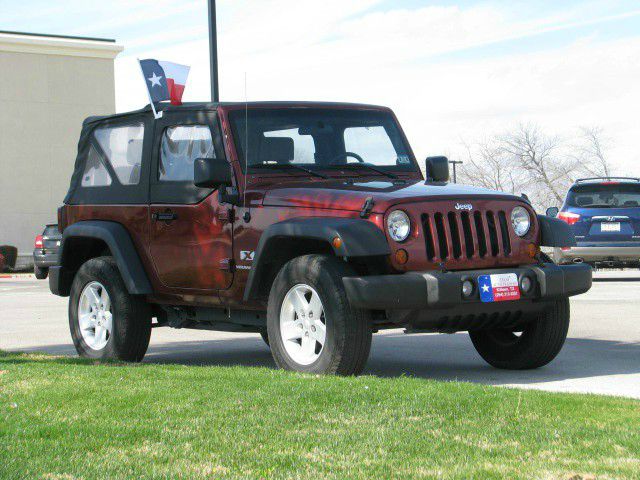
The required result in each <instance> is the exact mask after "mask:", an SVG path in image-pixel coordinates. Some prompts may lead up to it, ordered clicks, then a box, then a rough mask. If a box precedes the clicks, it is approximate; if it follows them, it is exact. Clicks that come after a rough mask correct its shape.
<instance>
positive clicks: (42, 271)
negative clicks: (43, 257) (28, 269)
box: [33, 265, 49, 280]
mask: <svg viewBox="0 0 640 480" xmlns="http://www.w3.org/2000/svg"><path fill="white" fill-rule="evenodd" d="M33 274H34V275H35V276H36V278H37V279H38V280H44V279H45V278H47V276H48V275H49V269H48V268H40V267H38V266H37V265H35V266H34V267H33Z"/></svg>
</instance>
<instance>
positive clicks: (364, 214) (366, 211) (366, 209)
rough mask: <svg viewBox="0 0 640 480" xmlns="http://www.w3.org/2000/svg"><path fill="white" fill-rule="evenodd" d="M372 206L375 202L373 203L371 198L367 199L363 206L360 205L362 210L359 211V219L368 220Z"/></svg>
mask: <svg viewBox="0 0 640 480" xmlns="http://www.w3.org/2000/svg"><path fill="white" fill-rule="evenodd" d="M374 205H375V202H374V201H373V197H367V198H366V200H365V201H364V205H362V210H360V218H369V215H371V212H372V211H373V206H374Z"/></svg>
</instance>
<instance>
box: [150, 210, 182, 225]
mask: <svg viewBox="0 0 640 480" xmlns="http://www.w3.org/2000/svg"><path fill="white" fill-rule="evenodd" d="M177 218H178V215H177V214H176V213H173V212H171V211H168V212H153V213H152V214H151V219H152V220H154V221H156V222H173V221H174V220H175V219H177Z"/></svg>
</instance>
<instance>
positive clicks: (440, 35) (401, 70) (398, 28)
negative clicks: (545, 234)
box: [0, 0, 640, 176]
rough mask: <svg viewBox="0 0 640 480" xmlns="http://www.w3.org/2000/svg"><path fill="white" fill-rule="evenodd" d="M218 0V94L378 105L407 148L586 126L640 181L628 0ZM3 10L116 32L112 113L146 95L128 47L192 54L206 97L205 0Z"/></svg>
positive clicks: (632, 18) (4, 6)
mask: <svg viewBox="0 0 640 480" xmlns="http://www.w3.org/2000/svg"><path fill="white" fill-rule="evenodd" d="M217 3H218V30H219V40H218V42H219V43H218V49H219V64H220V96H221V99H222V100H227V101H237V100H240V101H243V100H245V99H247V100H249V101H252V100H329V101H348V102H363V103H373V104H381V105H386V106H389V107H391V108H392V109H393V110H394V111H395V112H396V114H397V116H398V117H399V119H400V122H401V123H402V125H403V128H404V129H405V132H406V133H407V136H408V137H409V140H410V142H411V144H412V146H413V148H414V151H415V153H416V156H417V157H418V158H419V159H423V158H424V157H426V156H429V155H440V154H445V155H449V156H451V157H456V156H458V155H460V154H461V152H462V143H463V142H467V143H473V142H475V141H478V140H481V139H482V138H485V137H488V136H491V135H494V134H499V133H502V132H504V131H505V130H507V129H509V128H512V127H513V126H515V125H517V124H519V123H533V124H537V125H538V126H539V127H540V128H541V129H542V130H544V131H546V132H547V133H549V134H553V135H560V136H563V137H565V138H572V136H575V134H576V132H577V131H578V129H579V128H580V127H584V126H586V127H596V126H597V127H601V128H603V129H604V131H605V136H606V142H607V146H608V154H609V157H610V160H611V162H612V164H613V165H614V168H615V173H617V174H619V175H622V174H624V175H635V176H640V153H639V149H638V148H637V146H636V141H637V139H639V138H640V120H639V119H638V108H639V107H640V2H638V1H637V0H606V1H605V0H600V1H591V0H582V1H573V0H563V1H551V0H528V1H515V0H512V1H506V0H505V1H501V0H493V1H473V0H463V1H445V0H441V1H427V0H322V1H311V0H218V2H217ZM0 12H2V15H1V16H0V30H17V31H27V32H35V33H53V34H63V35H81V36H91V37H104V38H114V39H116V40H117V43H118V44H120V45H122V46H123V47H124V51H123V52H122V53H121V54H120V55H119V56H118V58H117V59H116V62H115V72H116V108H117V110H118V111H127V110H131V109H136V108H140V107H142V106H143V105H145V104H146V103H148V102H147V97H146V93H145V90H144V88H145V87H144V84H143V81H142V78H141V75H140V71H139V69H138V65H137V61H136V59H137V58H157V59H160V60H168V61H174V62H177V63H183V64H187V65H191V67H192V69H191V73H190V76H189V81H188V83H187V88H186V90H185V95H184V100H186V101H192V100H193V101H197V100H205V101H206V100H209V95H210V90H209V63H208V62H209V53H208V40H207V29H208V23H207V5H206V1H205V0H182V1H176V0H136V1H133V0H129V1H125V0H110V1H108V2H105V1H93V0H65V1H64V2H51V1H50V0H46V1H45V0H23V1H21V2H16V1H15V0H0ZM245 79H246V82H245Z"/></svg>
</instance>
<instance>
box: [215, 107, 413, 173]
mask: <svg viewBox="0 0 640 480" xmlns="http://www.w3.org/2000/svg"><path fill="white" fill-rule="evenodd" d="M289 110H291V111H296V112H300V111H305V113H313V112H314V111H317V112H320V113H322V114H325V113H327V112H328V113H330V112H336V113H343V114H344V112H358V113H369V114H371V115H372V116H381V117H384V122H387V126H389V125H391V126H392V128H393V129H394V130H395V132H394V134H395V142H394V139H392V138H391V135H389V138H390V140H391V142H392V145H393V148H394V149H395V150H396V152H398V150H400V149H402V152H401V154H402V155H406V156H407V157H408V159H409V162H408V163H407V164H406V166H401V165H398V164H394V165H377V164H373V163H372V164H371V165H372V166H374V167H375V168H377V169H380V170H383V171H384V172H388V173H391V174H396V175H403V176H407V175H409V176H419V177H420V178H422V171H421V169H420V167H419V165H418V162H417V161H416V158H415V155H414V153H413V150H412V149H411V145H410V144H409V142H408V140H407V138H406V135H405V133H404V131H403V130H402V127H401V126H400V124H399V122H398V120H397V118H396V116H395V115H394V113H393V112H392V111H391V110H390V109H388V108H384V107H378V108H376V107H364V106H362V107H361V106H355V105H340V104H336V105H310V106H304V107H302V106H278V105H265V106H255V105H250V106H249V108H248V109H246V110H245V107H244V106H242V105H239V106H236V107H235V108H229V109H228V111H227V112H226V114H227V115H226V116H227V123H228V125H229V128H230V129H231V132H232V137H233V146H234V148H235V151H236V157H237V162H238V164H239V167H240V171H241V173H242V174H243V175H249V176H251V175H256V174H259V175H265V174H266V175H278V176H281V175H291V173H292V172H295V171H294V170H289V171H287V172H283V171H282V169H278V168H277V166H276V165H277V164H275V163H274V164H273V165H274V167H273V169H272V170H269V169H265V168H261V167H258V168H252V165H248V169H246V168H245V160H244V149H243V146H244V143H245V142H243V139H242V137H243V134H244V132H243V131H239V129H238V123H239V122H241V121H242V120H243V119H244V116H245V114H249V115H251V114H253V115H254V116H255V115H256V114H257V115H259V114H264V113H265V112H269V111H271V112H275V113H279V112H286V111H289ZM365 163H367V162H366V159H365ZM256 165H271V164H269V163H264V164H256ZM292 165H298V166H301V167H304V168H306V169H309V170H313V171H314V172H316V171H317V172H321V173H322V174H324V175H329V176H336V175H339V176H348V177H354V176H355V177H364V176H382V175H384V174H381V173H376V172H375V171H373V170H370V169H366V168H362V169H356V168H353V167H352V166H351V165H357V163H352V162H349V163H348V164H346V165H345V168H340V166H335V165H334V166H329V165H319V164H317V163H315V162H314V163H307V162H293V163H292ZM246 170H248V171H246ZM300 173H302V176H305V174H304V172H300ZM294 174H295V173H294ZM306 175H308V174H306Z"/></svg>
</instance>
